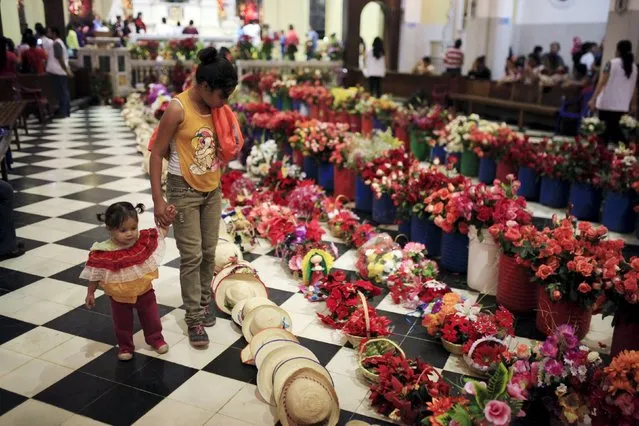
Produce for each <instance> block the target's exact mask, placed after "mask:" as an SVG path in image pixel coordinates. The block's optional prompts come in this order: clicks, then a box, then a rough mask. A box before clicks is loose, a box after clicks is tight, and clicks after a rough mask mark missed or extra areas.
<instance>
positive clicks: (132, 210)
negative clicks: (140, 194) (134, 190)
mask: <svg viewBox="0 0 639 426" xmlns="http://www.w3.org/2000/svg"><path fill="white" fill-rule="evenodd" d="M138 213H140V214H141V213H144V204H141V203H140V204H137V205H135V206H134V205H133V204H131V203H129V202H126V201H122V202H119V203H115V204H111V205H110V206H109V208H108V209H106V211H105V212H104V213H98V214H97V217H98V220H99V221H100V222H103V223H104V224H105V225H106V226H107V228H111V229H113V228H119V227H120V226H122V224H123V223H124V221H125V220H127V219H129V218H132V219H135V220H138Z"/></svg>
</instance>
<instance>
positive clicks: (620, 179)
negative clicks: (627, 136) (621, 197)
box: [603, 143, 639, 194]
mask: <svg viewBox="0 0 639 426" xmlns="http://www.w3.org/2000/svg"><path fill="white" fill-rule="evenodd" d="M638 156H639V145H637V144H634V143H633V144H630V145H627V146H626V145H623V144H620V145H619V146H618V147H617V148H616V149H615V150H614V152H613V155H612V162H611V164H610V171H609V172H608V173H607V175H606V176H605V177H604V182H603V186H604V187H605V188H606V189H609V190H611V191H615V192H617V193H620V194H624V193H627V192H629V191H632V190H633V189H634V190H638V189H639V162H638V161H637V157H638Z"/></svg>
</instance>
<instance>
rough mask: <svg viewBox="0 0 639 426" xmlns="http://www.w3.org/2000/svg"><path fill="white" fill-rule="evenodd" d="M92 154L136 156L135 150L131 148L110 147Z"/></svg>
mask: <svg viewBox="0 0 639 426" xmlns="http://www.w3.org/2000/svg"><path fill="white" fill-rule="evenodd" d="M94 152H95V153H96V154H109V155H127V154H137V152H138V150H137V148H135V147H133V146H112V147H109V148H102V149H98V150H96V151H94ZM141 160H142V156H140V161H141ZM133 176H135V175H133Z"/></svg>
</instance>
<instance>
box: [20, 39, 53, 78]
mask: <svg viewBox="0 0 639 426" xmlns="http://www.w3.org/2000/svg"><path fill="white" fill-rule="evenodd" d="M37 43H38V41H37V40H36V38H35V37H34V36H33V35H30V36H29V37H28V38H27V44H28V45H29V49H27V50H26V51H25V52H24V53H23V54H22V68H21V72H23V73H25V74H44V73H45V71H46V67H47V52H45V51H44V49H42V48H40V47H38V44H37Z"/></svg>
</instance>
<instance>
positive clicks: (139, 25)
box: [134, 12, 146, 34]
mask: <svg viewBox="0 0 639 426" xmlns="http://www.w3.org/2000/svg"><path fill="white" fill-rule="evenodd" d="M134 24H135V32H136V33H137V34H140V33H141V32H142V31H144V32H145V33H146V24H145V23H144V21H143V20H142V12H138V16H137V18H135V21H134Z"/></svg>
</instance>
